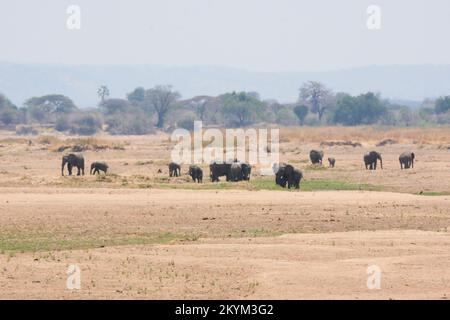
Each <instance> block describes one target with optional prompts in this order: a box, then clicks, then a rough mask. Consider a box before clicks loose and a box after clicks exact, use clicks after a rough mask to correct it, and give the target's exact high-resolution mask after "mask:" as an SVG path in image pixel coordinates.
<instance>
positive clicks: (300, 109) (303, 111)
mask: <svg viewBox="0 0 450 320" xmlns="http://www.w3.org/2000/svg"><path fill="white" fill-rule="evenodd" d="M308 112H309V109H308V107H307V106H305V105H298V106H295V108H294V113H295V115H296V116H297V118H298V121H299V122H300V124H301V125H303V124H304V123H305V118H306V116H307V115H308Z"/></svg>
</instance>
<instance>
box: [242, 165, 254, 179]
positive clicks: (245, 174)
mask: <svg viewBox="0 0 450 320" xmlns="http://www.w3.org/2000/svg"><path fill="white" fill-rule="evenodd" d="M241 167H242V180H246V181H250V175H251V174H252V166H251V165H250V164H248V163H241Z"/></svg>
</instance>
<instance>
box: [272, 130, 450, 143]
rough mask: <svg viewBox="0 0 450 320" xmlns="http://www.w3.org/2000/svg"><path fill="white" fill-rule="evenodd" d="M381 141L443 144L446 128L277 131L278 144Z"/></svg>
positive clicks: (447, 133)
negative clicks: (284, 142)
mask: <svg viewBox="0 0 450 320" xmlns="http://www.w3.org/2000/svg"><path fill="white" fill-rule="evenodd" d="M385 139H392V140H395V141H397V142H398V143H403V144H438V145H439V144H445V143H450V127H433V128H419V127H414V128H394V127H382V126H358V127H290V128H284V129H283V130H281V131H280V140H281V141H282V142H283V141H290V142H314V143H320V142H322V141H328V140H344V141H347V140H351V141H359V142H364V143H368V144H376V143H378V142H380V141H382V140H385Z"/></svg>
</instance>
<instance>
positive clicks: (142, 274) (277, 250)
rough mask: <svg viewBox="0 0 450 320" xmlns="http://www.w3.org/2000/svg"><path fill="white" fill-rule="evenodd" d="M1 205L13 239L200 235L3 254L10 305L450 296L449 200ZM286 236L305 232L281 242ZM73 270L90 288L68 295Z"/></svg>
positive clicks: (363, 196)
mask: <svg viewBox="0 0 450 320" xmlns="http://www.w3.org/2000/svg"><path fill="white" fill-rule="evenodd" d="M0 195H1V199H2V200H1V206H0V223H1V225H2V227H3V228H5V226H8V228H10V229H9V230H8V232H9V233H10V234H14V233H13V232H16V233H19V232H21V231H22V230H27V232H30V234H34V233H35V232H38V231H39V230H46V231H50V232H51V233H52V234H54V235H57V234H64V235H69V236H70V235H72V236H73V237H75V238H76V237H87V236H92V237H108V236H111V235H118V234H122V235H125V234H126V235H128V236H133V235H139V234H142V233H149V232H158V231H160V230H165V231H168V230H169V231H173V232H180V231H181V230H182V231H183V232H188V233H193V234H199V235H201V237H200V238H199V239H196V240H195V241H194V240H192V241H186V242H180V241H173V242H171V243H170V244H167V245H134V246H129V245H126V246H113V247H105V248H97V249H86V250H63V251H51V252H47V251H45V252H34V253H29V252H28V253H27V252H25V253H17V254H3V255H1V256H0V262H1V265H2V270H1V271H0V288H1V290H0V297H1V298H32V299H40V298H75V299H78V298H118V299H120V298H158V299H159V298H163V299H171V298H193V299H197V298H225V299H232V298H248V299H251V298H256V299H259V298H261V299H263V298H273V299H303V298H308V299H309V298H312V299H316V298H327V299H328V298H329V299H336V298H344V299H372V298H374V299H378V298H380V299H388V298H392V299H404V298H406V299H407V298H426V299H441V298H442V299H445V298H446V297H447V296H448V295H450V291H449V290H450V271H449V270H450V269H449V268H448V264H449V263H450V251H449V248H450V236H449V233H448V229H449V228H450V215H449V213H448V208H449V207H450V196H442V197H423V196H417V195H406V194H399V193H386V192H358V191H328V192H305V193H298V192H297V193H294V192H290V193H289V192H279V193H277V194H276V196H274V192H273V191H242V190H236V191H234V190H233V191H228V190H221V191H201V192H199V191H192V190H110V191H107V190H103V189H99V190H94V191H91V190H83V189H74V190H58V189H39V191H35V190H33V189H25V190H22V191H20V192H17V191H16V190H13V189H11V188H6V189H5V188H2V189H0ZM257 228H258V229H257ZM409 229H414V230H409ZM255 230H264V232H265V234H259V233H255ZM357 230H358V231H357ZM371 230H372V231H371ZM375 230H376V231H375ZM421 230H429V231H421ZM276 232H280V233H290V232H296V234H285V235H281V236H275V235H271V233H276ZM302 232H310V233H302ZM247 234H249V235H250V236H247ZM261 235H265V236H264V237H260V236H261ZM30 237H31V236H30ZM35 240H36V241H38V240H39V239H35ZM70 264H76V265H78V266H79V267H80V268H81V274H82V287H81V290H74V291H70V290H68V289H67V288H66V279H67V275H66V271H67V268H68V265H70ZM369 265H377V266H379V267H380V268H381V271H382V282H381V289H379V290H369V289H368V288H367V285H366V282H367V277H368V275H367V273H366V269H367V267H368V266H369Z"/></svg>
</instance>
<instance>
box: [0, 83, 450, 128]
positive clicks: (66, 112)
mask: <svg viewBox="0 0 450 320" xmlns="http://www.w3.org/2000/svg"><path fill="white" fill-rule="evenodd" d="M97 94H98V96H99V103H98V107H97V108H90V109H85V108H79V107H78V106H76V105H75V104H74V102H73V101H72V100H71V99H70V98H69V97H66V96H64V95H60V94H50V95H46V96H42V97H32V98H30V99H28V100H26V101H25V102H24V103H23V106H21V107H17V106H16V105H14V104H13V103H12V102H11V101H10V100H9V99H8V98H7V97H6V96H5V95H3V94H0V125H1V126H2V127H14V126H15V128H16V131H17V133H18V134H34V133H36V132H35V129H34V128H35V127H36V126H37V125H41V126H50V127H54V128H55V130H57V131H61V132H67V133H71V134H80V135H91V134H95V133H97V132H99V131H101V130H105V131H107V132H109V133H110V134H125V135H141V134H148V133H152V132H154V131H155V129H162V130H170V129H173V128H176V127H181V128H185V129H192V128H193V122H194V121H195V120H201V121H203V124H204V125H205V126H207V125H215V126H225V127H245V126H250V125H254V124H261V123H267V124H278V125H281V126H296V125H300V126H302V125H309V126H320V125H345V126H355V125H370V124H381V125H392V126H421V125H440V124H450V111H449V110H450V96H443V97H440V98H438V99H436V100H425V101H424V102H423V103H422V106H421V107H420V108H417V109H412V108H409V107H407V106H403V105H399V104H393V103H391V102H390V101H389V100H387V99H383V98H382V97H381V96H380V95H379V94H375V93H372V92H367V93H365V94H360V95H358V96H352V95H349V94H347V93H342V92H338V93H334V92H333V91H331V90H330V89H328V88H327V87H325V85H323V84H322V83H320V82H314V81H309V82H306V83H304V84H303V86H302V87H301V88H300V91H299V99H298V101H297V102H296V103H290V104H281V103H278V102H277V101H274V100H261V99H260V96H259V94H258V93H256V92H229V93H225V94H222V95H219V96H217V97H212V96H197V97H194V98H191V99H185V100H183V99H182V98H181V94H180V93H179V92H177V91H176V90H174V89H173V88H172V87H171V86H162V85H160V86H155V87H153V88H150V89H145V88H142V87H139V88H136V89H134V90H133V91H132V92H130V93H128V94H127V96H126V97H125V98H110V92H109V89H108V87H107V86H101V87H100V88H99V89H98V91H97Z"/></svg>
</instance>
